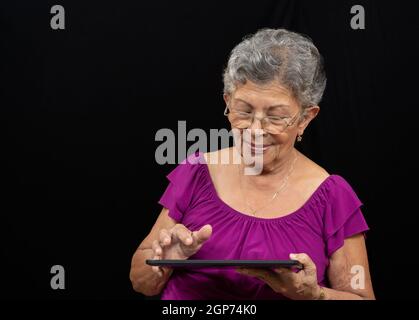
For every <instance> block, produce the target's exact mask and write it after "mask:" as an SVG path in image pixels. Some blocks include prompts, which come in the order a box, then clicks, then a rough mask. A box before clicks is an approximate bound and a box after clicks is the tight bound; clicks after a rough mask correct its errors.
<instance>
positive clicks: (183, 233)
mask: <svg viewBox="0 0 419 320" xmlns="http://www.w3.org/2000/svg"><path fill="white" fill-rule="evenodd" d="M173 234H174V235H175V236H176V237H177V238H178V239H179V240H180V241H182V243H183V244H185V245H187V246H188V245H191V244H192V243H193V239H192V235H191V231H189V230H188V229H187V228H186V227H185V226H184V225H178V227H176V228H175V229H174V230H173Z"/></svg>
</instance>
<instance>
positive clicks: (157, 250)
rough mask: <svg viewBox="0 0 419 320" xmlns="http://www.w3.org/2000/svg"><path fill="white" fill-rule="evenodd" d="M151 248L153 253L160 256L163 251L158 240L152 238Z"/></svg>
mask: <svg viewBox="0 0 419 320" xmlns="http://www.w3.org/2000/svg"><path fill="white" fill-rule="evenodd" d="M151 248H152V249H153V252H154V255H156V256H158V257H160V256H161V255H162V253H163V249H162V248H161V246H160V244H159V242H158V241H157V240H154V241H153V243H152V244H151Z"/></svg>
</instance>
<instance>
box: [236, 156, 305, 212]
mask: <svg viewBox="0 0 419 320" xmlns="http://www.w3.org/2000/svg"><path fill="white" fill-rule="evenodd" d="M297 158H298V154H297V153H296V154H295V157H294V160H293V161H292V163H291V167H290V170H288V172H287V175H286V176H285V178H284V181H283V182H282V184H281V186H280V187H279V189H278V190H277V191H275V193H274V194H273V196H272V198H271V199H270V200H269V201H268V202H267V203H266V204H264V205H263V206H262V207H260V208H256V209H254V208H253V207H252V206H251V205H250V204H249V201H248V200H247V197H245V196H244V192H243V187H242V183H241V180H242V177H241V174H240V167H239V179H240V182H239V183H240V192H241V194H242V197H243V198H244V200H245V202H246V205H247V206H248V207H249V209H250V212H251V214H252V216H256V212H257V211H259V210H261V209H263V208H265V207H266V206H268V205H269V204H270V203H271V202H272V201H274V200H275V198H276V197H277V196H278V194H279V193H280V192H281V191H283V189H284V188H285V186H286V185H287V182H288V179H289V177H290V175H291V173H292V172H293V170H294V165H295V162H296V161H297Z"/></svg>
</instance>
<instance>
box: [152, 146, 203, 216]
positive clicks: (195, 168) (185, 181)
mask: <svg viewBox="0 0 419 320" xmlns="http://www.w3.org/2000/svg"><path fill="white" fill-rule="evenodd" d="M203 163H205V159H204V157H203V155H202V153H198V152H197V153H194V154H192V155H190V156H189V157H187V158H186V159H185V160H184V161H183V162H182V163H180V164H178V165H177V166H176V168H174V169H173V170H172V171H171V172H170V173H169V174H168V175H167V176H166V177H167V179H168V180H169V185H168V186H167V188H166V190H165V192H164V193H163V195H162V197H161V198H160V200H159V201H158V203H159V204H161V205H162V206H164V207H165V208H167V209H169V216H170V217H171V218H173V219H174V220H176V221H177V222H182V220H183V216H184V214H185V213H186V212H187V211H188V208H189V207H190V205H191V202H192V198H193V195H194V190H195V189H196V187H197V184H198V182H199V179H197V175H198V172H199V171H200V170H202V165H203Z"/></svg>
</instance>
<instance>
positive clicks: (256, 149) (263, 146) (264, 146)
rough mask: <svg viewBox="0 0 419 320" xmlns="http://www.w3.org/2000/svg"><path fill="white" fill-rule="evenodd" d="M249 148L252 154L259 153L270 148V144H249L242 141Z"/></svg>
mask: <svg viewBox="0 0 419 320" xmlns="http://www.w3.org/2000/svg"><path fill="white" fill-rule="evenodd" d="M244 142H245V143H246V144H247V145H248V146H249V147H250V150H251V151H252V152H256V153H260V152H265V151H266V150H267V149H268V148H269V147H270V146H272V145H273V144H272V143H269V144H268V143H266V144H258V145H256V144H254V143H253V142H251V143H249V142H247V141H244Z"/></svg>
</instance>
